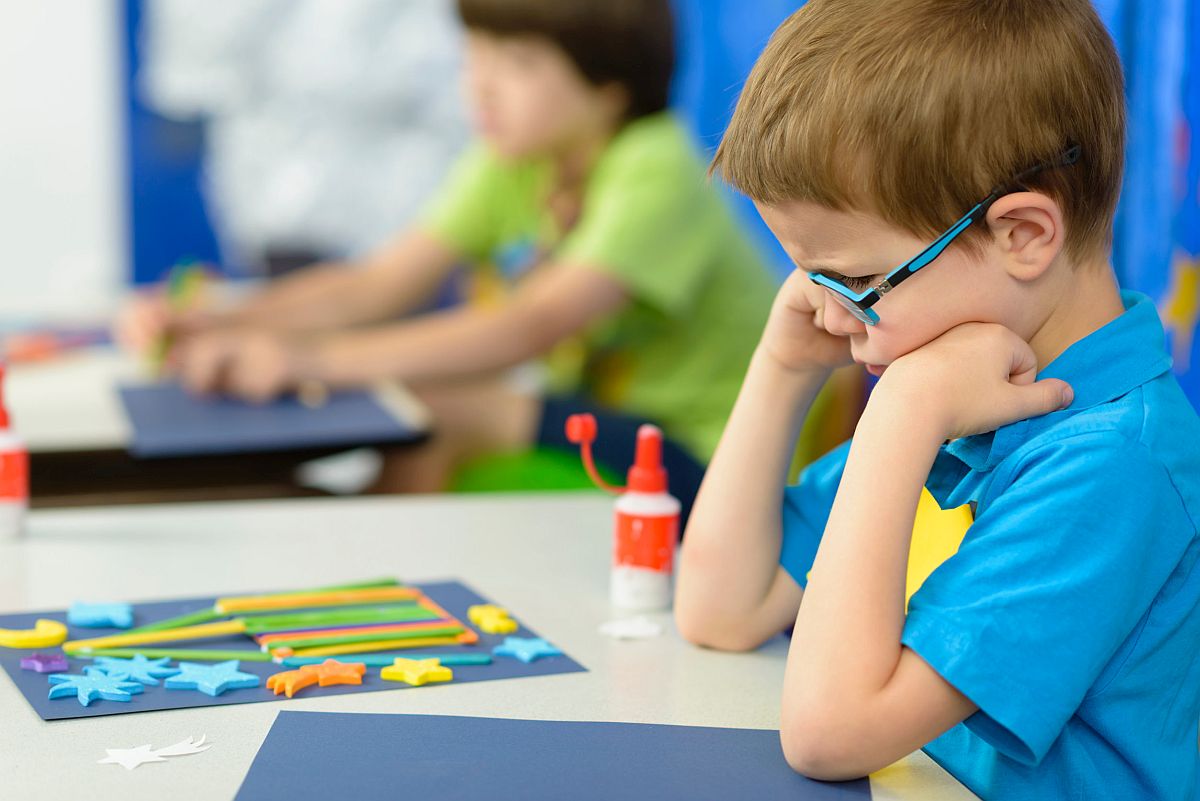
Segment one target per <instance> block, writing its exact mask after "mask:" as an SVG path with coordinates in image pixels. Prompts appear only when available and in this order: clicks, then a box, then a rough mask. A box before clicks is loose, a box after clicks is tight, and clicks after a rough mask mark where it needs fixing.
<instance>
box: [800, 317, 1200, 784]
mask: <svg viewBox="0 0 1200 801" xmlns="http://www.w3.org/2000/svg"><path fill="white" fill-rule="evenodd" d="M1122 297H1123V300H1124V302H1125V308H1126V311H1125V313H1124V314H1122V315H1121V316H1120V317H1118V318H1117V319H1115V320H1113V321H1112V322H1110V323H1109V324H1108V325H1106V326H1104V327H1103V328H1101V329H1100V330H1098V331H1095V332H1094V333H1092V334H1090V335H1089V336H1087V337H1085V338H1084V339H1082V340H1080V341H1079V342H1076V343H1075V344H1074V345H1072V346H1071V347H1070V348H1068V349H1067V350H1066V351H1065V352H1064V353H1063V354H1062V355H1061V356H1059V357H1058V358H1057V359H1055V360H1054V361H1053V362H1052V363H1051V364H1050V365H1048V366H1047V367H1046V369H1045V370H1044V371H1043V372H1042V373H1041V375H1040V376H1039V377H1042V378H1051V377H1053V378H1061V379H1063V380H1064V381H1067V382H1068V383H1070V384H1071V386H1072V387H1073V388H1074V390H1075V400H1074V402H1073V403H1072V404H1071V406H1070V407H1069V408H1067V409H1064V410H1062V411H1058V412H1054V413H1052V414H1048V415H1045V416H1044V417H1038V418H1034V419H1031V420H1023V421H1020V422H1017V423H1013V424H1012V425H1008V426H1004V427H1003V428H1000V429H997V430H996V431H993V432H990V433H987V434H980V435H977V436H972V437H966V438H963V439H959V440H955V441H953V442H951V443H949V444H947V445H944V446H943V447H942V448H941V450H940V451H939V452H938V455H937V458H936V459H935V461H934V464H933V468H932V470H931V471H930V473H929V478H928V480H927V482H926V486H927V487H928V488H929V490H930V492H931V493H932V494H933V496H934V498H936V499H937V500H938V502H939V503H940V504H941V506H942V508H944V509H946V508H950V507H955V506H959V505H961V504H964V503H968V502H971V501H974V502H975V503H976V504H977V506H976V510H975V522H974V524H973V525H972V526H971V527H970V529H969V530H968V531H967V534H966V537H965V538H964V540H963V542H962V545H961V546H960V548H959V550H958V553H956V554H955V555H954V556H952V557H950V558H949V559H948V560H946V561H945V562H943V563H942V565H941V566H940V567H938V568H937V569H936V570H935V571H934V572H933V574H932V575H931V576H930V577H929V578H928V579H927V580H926V581H925V583H924V584H923V585H922V586H921V588H920V589H919V590H917V592H916V594H915V595H914V596H913V597H912V600H911V601H910V603H909V610H908V618H907V621H906V622H905V626H904V632H903V636H902V639H901V642H902V643H903V644H904V645H905V646H907V647H909V648H911V649H912V650H913V651H915V652H916V653H917V654H919V655H920V656H921V658H922V659H924V660H925V661H926V662H928V663H929V665H930V666H932V667H933V669H934V670H936V671H937V672H938V673H939V674H941V675H942V676H943V677H944V678H945V679H946V680H947V681H949V682H950V683H951V684H952V685H954V686H955V687H956V688H958V690H959V691H960V692H962V693H963V694H964V695H966V696H967V697H968V698H970V699H971V700H972V701H973V702H974V703H975V704H977V705H978V706H979V711H978V712H976V713H975V714H973V715H971V717H969V718H967V720H966V721H964V722H963V723H960V724H959V725H957V726H955V727H954V728H952V729H950V731H948V732H946V733H945V734H943V735H942V736H941V737H939V738H937V739H936V740H934V741H933V742H931V743H929V744H928V745H927V746H926V747H925V751H926V753H928V754H929V755H930V756H931V757H932V758H933V759H934V760H935V761H937V762H938V763H939V764H940V765H941V766H942V767H944V768H945V769H946V770H948V771H949V772H950V773H951V774H953V775H954V776H955V777H957V778H958V779H959V781H961V782H962V783H963V784H965V785H966V786H967V787H968V788H970V789H971V790H972V791H973V792H974V793H975V794H976V795H978V796H980V797H981V798H983V799H984V800H985V801H1008V800H1009V799H1022V801H1024V799H1056V801H1057V799H1081V800H1082V799H1088V801H1091V800H1092V799H1131V800H1132V799H1136V801H1149V800H1150V799H1172V800H1173V801H1185V800H1186V801H1195V799H1200V751H1198V748H1197V737H1198V724H1200V564H1198V561H1200V538H1198V536H1197V521H1200V419H1198V418H1197V415H1196V412H1195V411H1194V410H1193V409H1192V407H1191V406H1190V404H1189V403H1188V401H1187V399H1186V397H1185V396H1184V394H1183V392H1182V390H1181V389H1180V387H1179V384H1178V382H1177V381H1176V380H1175V378H1174V376H1173V375H1172V374H1171V372H1170V367H1171V360H1170V357H1169V356H1168V355H1167V353H1166V352H1165V349H1164V335H1163V329H1162V325H1161V324H1160V322H1159V320H1158V316H1157V313H1156V311H1155V309H1154V306H1153V304H1152V303H1151V302H1150V300H1149V299H1148V298H1146V297H1145V296H1143V295H1138V294H1134V293H1124V294H1123V296H1122ZM848 449H849V445H848V444H846V445H843V446H841V447H840V448H838V449H836V450H835V451H833V452H831V453H829V454H828V455H826V456H825V457H824V458H822V459H821V460H819V461H818V462H815V463H814V464H813V465H811V466H810V467H809V468H808V469H807V470H806V471H805V472H804V474H803V475H802V476H801V478H800V482H799V484H797V485H796V486H794V487H789V488H788V489H787V491H786V493H785V498H784V504H783V527H784V538H783V547H782V551H781V554H780V563H781V564H782V565H783V567H784V568H785V569H786V570H787V571H788V573H789V574H790V575H791V576H792V577H793V578H794V579H795V580H796V582H797V583H799V584H800V586H802V587H803V586H804V585H805V575H806V574H807V572H808V570H809V569H810V568H811V567H812V562H813V558H814V557H815V555H816V551H817V545H818V543H819V541H820V538H821V533H822V531H823V530H824V527H825V523H826V520H827V519H828V517H829V511H830V508H831V507H832V505H833V497H834V493H835V492H836V490H837V486H838V482H839V481H840V479H841V475H842V471H843V469H844V467H845V464H846V454H847V451H848Z"/></svg>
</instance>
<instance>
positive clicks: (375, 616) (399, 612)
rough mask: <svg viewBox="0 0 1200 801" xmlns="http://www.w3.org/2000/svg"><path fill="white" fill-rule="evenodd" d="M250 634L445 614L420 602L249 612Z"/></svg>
mask: <svg viewBox="0 0 1200 801" xmlns="http://www.w3.org/2000/svg"><path fill="white" fill-rule="evenodd" d="M242 620H243V622H244V623H245V624H246V633H247V634H250V635H254V634H267V633H270V632H273V631H288V630H290V629H319V628H326V627H332V626H355V625H363V624H368V623H410V622H413V621H420V620H441V615H439V614H438V613H437V612H431V611H429V610H428V609H426V608H425V607H423V606H421V605H419V604H417V603H415V602H414V603H406V604H392V605H389V606H374V607H367V608H365V609H364V608H362V607H350V608H348V609H333V610H328V611H324V612H294V613H291V614H286V615H248V616H245V617H243V618H242Z"/></svg>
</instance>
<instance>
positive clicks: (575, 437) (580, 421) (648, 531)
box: [567, 414, 680, 612]
mask: <svg viewBox="0 0 1200 801" xmlns="http://www.w3.org/2000/svg"><path fill="white" fill-rule="evenodd" d="M567 439H568V440H569V441H570V442H573V443H575V444H577V445H579V446H580V450H581V452H582V455H583V465H584V467H585V468H586V469H587V472H588V475H589V476H591V479H592V481H593V482H595V484H596V486H598V487H600V488H601V489H603V490H606V491H608V492H611V493H613V494H615V495H619V496H620V497H619V498H618V499H617V503H616V525H615V528H614V536H613V562H612V576H611V579H610V583H609V593H610V597H611V600H612V604H613V606H617V607H621V608H622V609H628V610H636V611H644V612H649V611H655V610H663V609H668V608H670V606H671V573H672V565H673V563H674V559H675V546H676V544H677V543H678V541H679V511H680V504H679V501H678V500H677V499H675V498H674V497H672V496H671V495H670V494H669V493H668V492H667V471H666V470H665V469H664V468H663V466H662V431H661V430H659V429H658V428H657V427H656V426H652V425H643V426H642V427H641V428H639V429H638V435H637V452H636V456H635V458H634V463H633V466H632V467H630V468H629V476H628V486H626V487H614V486H612V485H610V484H608V483H607V482H605V481H604V479H603V478H601V477H600V474H599V473H598V472H597V471H596V464H595V462H594V461H593V460H592V442H593V441H594V440H595V439H596V418H595V417H593V416H592V415H590V414H575V415H571V417H569V418H568V419H567Z"/></svg>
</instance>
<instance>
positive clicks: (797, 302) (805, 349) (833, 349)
mask: <svg viewBox="0 0 1200 801" xmlns="http://www.w3.org/2000/svg"><path fill="white" fill-rule="evenodd" d="M824 292H825V290H823V289H821V288H820V287H819V286H816V285H815V284H813V282H812V281H810V280H809V278H808V274H807V273H805V272H803V271H802V270H795V271H793V272H792V274H791V275H789V276H788V278H787V280H786V281H784V282H783V286H782V287H780V289H779V294H777V295H776V296H775V303H774V304H772V306H771V316H770V317H769V318H768V320H767V326H766V329H765V330H764V331H763V337H762V347H763V349H764V350H765V351H766V352H767V353H768V354H769V355H770V356H771V357H772V358H773V359H774V360H775V361H776V362H778V363H779V364H780V365H781V366H782V367H784V368H786V369H788V370H796V371H803V370H811V369H814V368H816V369H821V370H832V369H834V368H837V367H843V366H845V365H847V364H851V363H853V359H851V357H850V340H849V339H848V338H846V337H840V336H834V335H833V334H830V333H829V332H828V331H826V330H825V329H824V328H823V327H822V326H821V325H820V324H819V323H818V321H817V317H816V314H817V313H818V312H819V311H820V310H821V309H822V308H823V304H824V303H825V301H826V298H825V297H824Z"/></svg>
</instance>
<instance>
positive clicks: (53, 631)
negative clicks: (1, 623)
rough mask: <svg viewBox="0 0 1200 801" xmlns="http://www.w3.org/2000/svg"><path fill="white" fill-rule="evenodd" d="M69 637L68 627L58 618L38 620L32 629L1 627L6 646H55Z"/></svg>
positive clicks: (1, 643) (0, 638) (2, 643)
mask: <svg viewBox="0 0 1200 801" xmlns="http://www.w3.org/2000/svg"><path fill="white" fill-rule="evenodd" d="M65 639H67V627H66V626H64V625H63V624H62V623H59V622H58V621H57V620H38V621H36V622H35V623H34V624H33V628H31V629H0V646H3V647H4V648H53V647H54V646H56V645H61V644H62V642H63V641H64V640H65Z"/></svg>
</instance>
